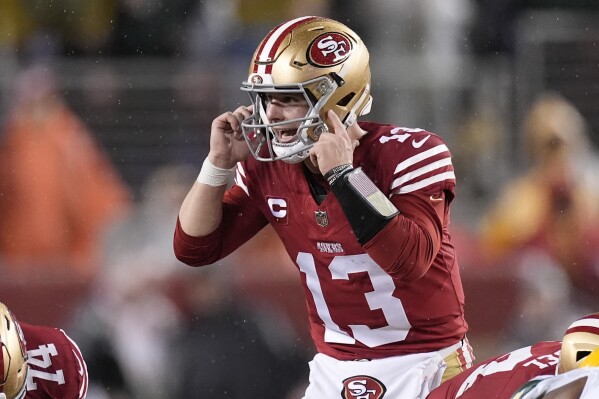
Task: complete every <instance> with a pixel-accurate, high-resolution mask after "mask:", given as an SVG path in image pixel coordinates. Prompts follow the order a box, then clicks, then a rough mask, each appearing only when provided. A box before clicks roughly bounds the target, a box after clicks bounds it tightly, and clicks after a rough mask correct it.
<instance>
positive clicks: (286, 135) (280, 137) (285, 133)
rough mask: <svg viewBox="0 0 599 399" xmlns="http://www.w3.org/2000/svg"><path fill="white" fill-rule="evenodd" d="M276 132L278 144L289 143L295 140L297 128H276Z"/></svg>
mask: <svg viewBox="0 0 599 399" xmlns="http://www.w3.org/2000/svg"><path fill="white" fill-rule="evenodd" d="M276 134H277V141H278V142H279V144H290V143H295V142H296V141H297V128H292V129H281V130H277V131H276Z"/></svg>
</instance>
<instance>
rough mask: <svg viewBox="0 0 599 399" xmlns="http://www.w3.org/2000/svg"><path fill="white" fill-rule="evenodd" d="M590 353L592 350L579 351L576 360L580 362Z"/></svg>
mask: <svg viewBox="0 0 599 399" xmlns="http://www.w3.org/2000/svg"><path fill="white" fill-rule="evenodd" d="M590 354H591V351H578V352H576V361H577V362H579V361H581V360H582V359H584V358H585V357H587V356H588V355H590Z"/></svg>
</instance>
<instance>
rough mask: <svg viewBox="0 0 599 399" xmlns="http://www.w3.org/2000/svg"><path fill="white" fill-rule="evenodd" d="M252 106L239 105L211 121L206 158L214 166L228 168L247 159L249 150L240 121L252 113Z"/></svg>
mask: <svg viewBox="0 0 599 399" xmlns="http://www.w3.org/2000/svg"><path fill="white" fill-rule="evenodd" d="M252 111H253V106H251V105H250V106H241V107H239V108H237V109H236V110H235V111H233V112H230V111H229V112H225V113H224V114H222V115H220V116H218V117H216V118H215V119H214V121H212V129H211V131H210V152H209V154H208V159H210V162H212V164H213V165H214V166H217V167H219V168H223V169H230V168H232V167H234V166H235V164H237V162H239V161H243V160H245V159H247V157H248V156H249V154H250V150H249V148H248V146H247V144H246V143H245V140H244V138H243V134H242V133H241V122H243V120H244V119H247V118H249V117H250V116H251V115H252Z"/></svg>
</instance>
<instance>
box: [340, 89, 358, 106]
mask: <svg viewBox="0 0 599 399" xmlns="http://www.w3.org/2000/svg"><path fill="white" fill-rule="evenodd" d="M355 96H356V93H355V92H353V91H352V92H351V93H348V94H347V95H346V96H345V97H343V98H342V99H341V100H339V101H337V105H338V106H340V107H345V106H347V104H349V102H350V101H351V100H352V99H353V98H354V97H355Z"/></svg>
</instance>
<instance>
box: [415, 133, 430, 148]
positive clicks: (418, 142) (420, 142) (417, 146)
mask: <svg viewBox="0 0 599 399" xmlns="http://www.w3.org/2000/svg"><path fill="white" fill-rule="evenodd" d="M429 137H431V135H430V134H429V135H428V136H426V137H425V138H423V139H422V140H420V141H416V140H412V147H414V148H420V147H422V145H423V144H424V143H426V140H428V138H429Z"/></svg>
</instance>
